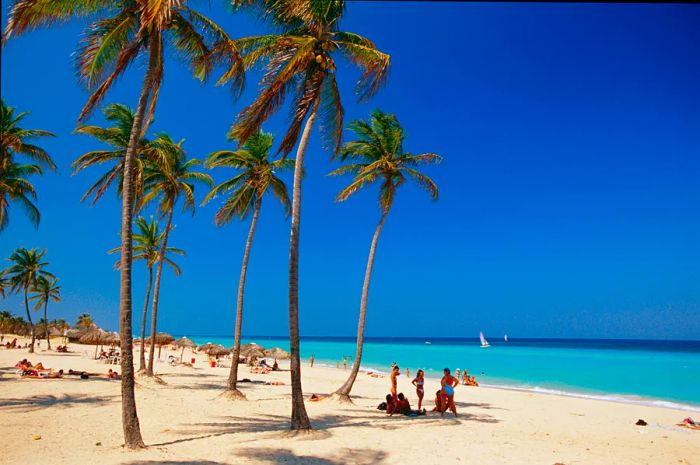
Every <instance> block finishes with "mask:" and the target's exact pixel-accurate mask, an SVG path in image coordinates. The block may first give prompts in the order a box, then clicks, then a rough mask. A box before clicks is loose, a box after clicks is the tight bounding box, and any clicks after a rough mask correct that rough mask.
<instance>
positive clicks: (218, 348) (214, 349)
mask: <svg viewBox="0 0 700 465" xmlns="http://www.w3.org/2000/svg"><path fill="white" fill-rule="evenodd" d="M207 354H209V355H215V356H217V357H218V356H219V355H228V354H229V350H228V349H227V348H226V347H224V346H222V345H219V344H216V345H212V346H211V347H209V348H208V349H207Z"/></svg>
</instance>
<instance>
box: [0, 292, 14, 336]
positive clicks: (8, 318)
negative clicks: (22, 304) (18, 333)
mask: <svg viewBox="0 0 700 465" xmlns="http://www.w3.org/2000/svg"><path fill="white" fill-rule="evenodd" d="M3 297H4V295H3ZM11 327H12V313H10V312H8V311H7V310H3V311H1V312H0V336H2V339H0V342H2V340H4V339H5V333H8V332H10V331H11Z"/></svg>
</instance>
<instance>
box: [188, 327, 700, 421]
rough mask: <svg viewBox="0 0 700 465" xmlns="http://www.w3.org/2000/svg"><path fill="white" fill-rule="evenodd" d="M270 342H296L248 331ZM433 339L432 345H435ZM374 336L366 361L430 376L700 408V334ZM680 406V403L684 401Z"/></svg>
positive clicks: (332, 359)
mask: <svg viewBox="0 0 700 465" xmlns="http://www.w3.org/2000/svg"><path fill="white" fill-rule="evenodd" d="M189 337H190V338H191V339H192V340H193V341H194V342H196V343H198V344H203V343H205V342H214V343H220V344H223V345H225V346H226V347H229V346H231V345H232V344H233V338H232V337H222V336H194V337H193V336H189ZM248 342H256V343H258V344H260V345H262V346H264V347H266V348H269V347H282V348H283V349H285V350H288V349H289V342H288V340H287V339H286V338H279V337H262V336H261V337H246V338H244V339H243V343H248ZM427 342H429V343H430V344H427ZM489 342H490V344H491V347H489V348H486V349H482V348H481V347H480V346H479V340H478V338H474V339H465V338H459V339H457V338H455V339H446V338H427V339H426V338H366V339H365V348H364V352H363V357H362V358H363V360H362V368H363V369H366V370H378V371H385V372H386V371H388V369H389V367H390V366H391V363H392V362H396V363H398V364H399V366H400V367H401V369H402V371H403V370H404V369H405V368H406V367H408V368H410V369H411V373H415V372H416V370H417V369H418V368H422V369H424V370H425V372H426V376H428V377H440V376H442V369H443V368H445V367H449V368H450V369H451V370H453V371H454V370H455V369H456V368H460V370H463V369H465V368H466V369H467V370H468V371H469V373H470V374H473V375H475V376H476V378H477V380H478V381H479V383H480V384H481V385H486V386H494V387H503V388H510V389H525V390H533V391H540V392H549V393H562V394H568V395H576V396H585V397H596V398H605V399H610V400H616V401H621V402H641V403H649V404H657V405H669V404H681V406H683V407H687V408H690V409H696V410H700V341H656V340H623V339H517V338H516V339H514V338H511V339H510V340H509V342H505V341H504V340H503V339H502V338H500V339H498V340H496V339H494V338H489ZM301 354H302V358H303V359H304V364H303V365H302V369H303V367H304V366H306V362H307V361H308V358H309V356H310V355H312V354H313V355H314V356H315V358H316V363H320V364H326V365H330V366H336V363H337V362H338V361H339V360H341V359H342V357H343V356H348V357H350V358H352V357H353V356H354V354H355V339H354V338H350V337H305V338H302V341H301ZM676 406H678V405H676Z"/></svg>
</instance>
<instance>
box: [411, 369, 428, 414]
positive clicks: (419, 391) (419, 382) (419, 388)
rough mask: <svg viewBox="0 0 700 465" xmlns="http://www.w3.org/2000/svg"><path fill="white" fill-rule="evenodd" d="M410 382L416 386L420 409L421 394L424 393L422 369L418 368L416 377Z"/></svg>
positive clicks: (421, 402)
mask: <svg viewBox="0 0 700 465" xmlns="http://www.w3.org/2000/svg"><path fill="white" fill-rule="evenodd" d="M411 384H413V385H414V386H415V387H416V395H417V396H418V410H420V409H421V405H422V404H423V395H424V394H425V389H424V387H423V385H424V384H425V375H424V374H423V370H418V373H416V377H415V378H414V379H413V381H411Z"/></svg>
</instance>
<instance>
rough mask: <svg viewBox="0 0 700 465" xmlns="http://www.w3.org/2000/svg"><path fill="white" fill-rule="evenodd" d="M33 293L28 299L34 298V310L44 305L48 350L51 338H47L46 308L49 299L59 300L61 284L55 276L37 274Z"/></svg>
mask: <svg viewBox="0 0 700 465" xmlns="http://www.w3.org/2000/svg"><path fill="white" fill-rule="evenodd" d="M32 291H33V292H34V295H33V296H32V297H31V298H30V299H29V300H36V304H35V305H34V310H39V309H40V308H41V307H42V306H43V307H44V318H43V319H44V336H45V337H46V343H47V344H48V347H49V350H51V340H50V339H49V320H47V319H46V308H47V307H48V305H49V300H53V301H54V302H60V301H61V286H59V285H58V279H56V277H55V276H49V277H46V276H39V277H38V278H37V280H36V283H35V284H34V287H33V288H32Z"/></svg>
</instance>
